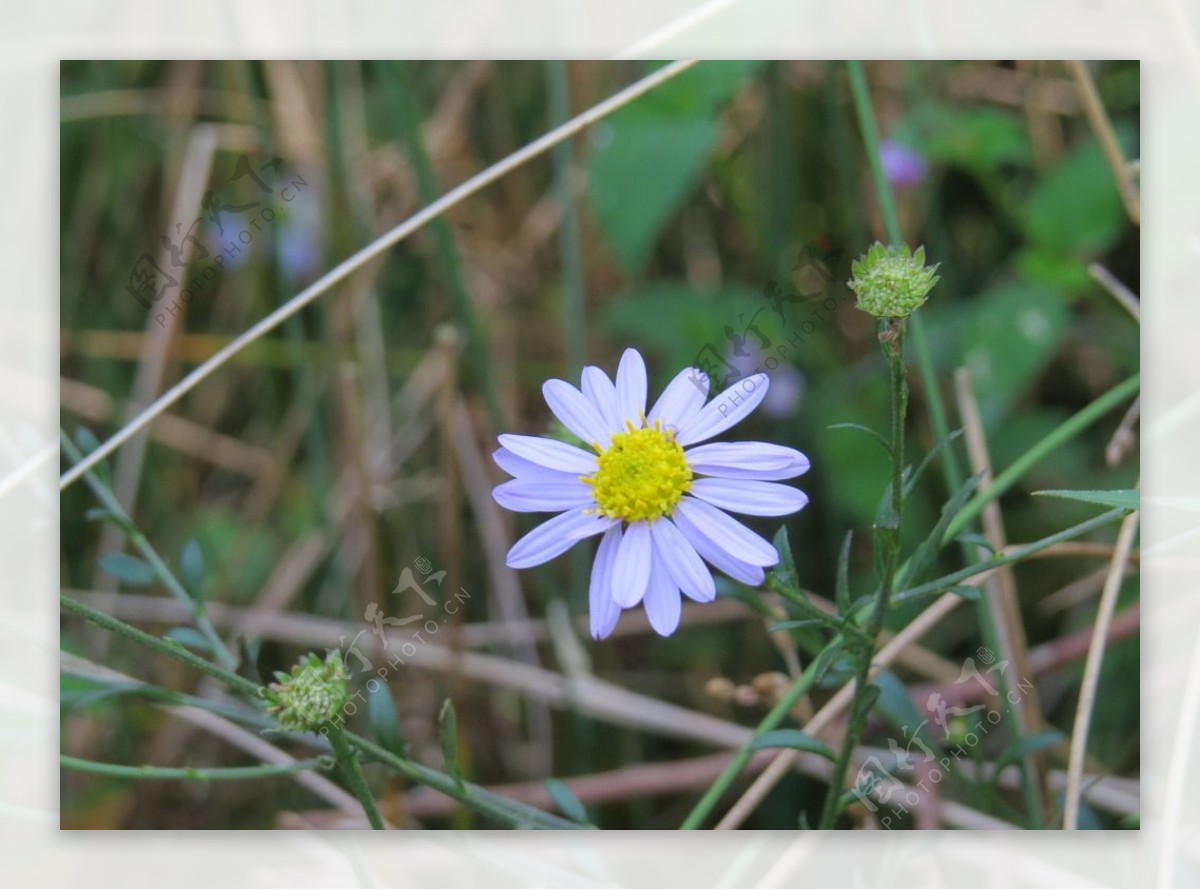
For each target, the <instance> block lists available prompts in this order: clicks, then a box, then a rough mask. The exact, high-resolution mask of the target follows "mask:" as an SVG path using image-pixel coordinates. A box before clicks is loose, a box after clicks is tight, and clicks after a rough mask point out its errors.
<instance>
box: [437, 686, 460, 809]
mask: <svg viewBox="0 0 1200 890" xmlns="http://www.w3.org/2000/svg"><path fill="white" fill-rule="evenodd" d="M438 722H439V723H440V724H441V727H442V758H443V759H444V760H445V761H446V773H447V775H449V776H450V778H452V779H453V780H454V781H455V782H456V783H458V785H459V786H460V787H465V785H464V783H463V777H462V771H461V770H460V769H459V766H458V716H457V715H456V714H455V713H454V702H452V701H451V700H450V699H446V700H445V701H444V702H443V703H442V711H441V713H440V714H439V715H438Z"/></svg>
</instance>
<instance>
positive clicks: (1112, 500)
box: [1034, 488, 1142, 513]
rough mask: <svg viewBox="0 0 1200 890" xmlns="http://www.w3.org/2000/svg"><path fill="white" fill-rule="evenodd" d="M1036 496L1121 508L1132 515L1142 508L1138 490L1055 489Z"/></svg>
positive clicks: (1036, 493) (1038, 493)
mask: <svg viewBox="0 0 1200 890" xmlns="http://www.w3.org/2000/svg"><path fill="white" fill-rule="evenodd" d="M1034 494H1035V495H1044V496H1047V497H1054V498H1070V499H1071V500H1073V501H1083V502H1084V503H1087V504H1099V505H1100V506H1102V507H1120V508H1121V509H1122V510H1128V511H1129V512H1130V513H1132V512H1133V511H1134V510H1140V509H1141V507H1142V496H1141V492H1140V491H1138V490H1137V489H1136V488H1127V489H1118V490H1115V491H1068V490H1067V489H1062V488H1055V489H1047V490H1045V491H1035V492H1034Z"/></svg>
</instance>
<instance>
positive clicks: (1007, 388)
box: [962, 283, 1068, 426]
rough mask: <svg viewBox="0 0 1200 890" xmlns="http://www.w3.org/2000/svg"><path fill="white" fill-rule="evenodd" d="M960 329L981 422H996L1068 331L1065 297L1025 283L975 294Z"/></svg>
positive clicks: (1005, 285) (1043, 365)
mask: <svg viewBox="0 0 1200 890" xmlns="http://www.w3.org/2000/svg"><path fill="white" fill-rule="evenodd" d="M971 302H972V304H973V305H972V306H971V314H970V316H969V319H968V321H967V325H966V330H965V331H964V333H963V344H962V346H963V364H964V365H965V366H966V368H967V370H968V371H969V372H970V375H971V385H972V387H973V388H974V390H975V394H976V396H977V398H978V399H979V409H980V413H981V414H982V415H983V418H984V421H985V424H987V425H988V426H994V425H995V424H996V422H997V421H998V420H999V418H1000V417H1001V416H1002V415H1003V414H1004V413H1005V412H1007V411H1008V410H1009V409H1010V408H1011V406H1012V405H1013V403H1014V402H1015V401H1016V400H1017V398H1018V397H1019V396H1020V395H1021V394H1022V392H1023V391H1024V390H1025V388H1026V387H1027V386H1029V385H1030V383H1032V381H1033V379H1034V377H1035V376H1036V375H1037V374H1039V373H1040V372H1041V371H1042V369H1043V368H1044V367H1045V366H1046V364H1047V363H1049V361H1050V360H1051V358H1053V356H1054V354H1055V353H1056V352H1057V350H1058V346H1059V343H1061V342H1062V339H1063V337H1064V336H1065V335H1066V333H1067V327H1068V324H1067V323H1068V307H1067V300H1066V298H1065V297H1064V295H1063V294H1062V293H1061V292H1060V291H1056V290H1052V289H1049V288H1045V287H1038V286H1036V285H1033V284H1029V283H1014V284H1004V285H1000V286H997V287H994V288H991V289H990V290H987V291H985V292H984V293H982V294H979V295H978V296H977V297H975V298H974V299H973V300H972V301H971Z"/></svg>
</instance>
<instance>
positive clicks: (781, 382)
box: [725, 346, 804, 420]
mask: <svg viewBox="0 0 1200 890" xmlns="http://www.w3.org/2000/svg"><path fill="white" fill-rule="evenodd" d="M725 358H726V360H727V361H728V362H729V364H731V365H733V367H734V368H735V369H736V370H737V372H738V374H739V375H740V376H742V377H745V376H746V375H747V374H753V373H754V372H755V371H757V370H758V369H759V368H761V367H763V365H764V364H765V363H766V361H767V355H766V353H764V352H763V351H762V350H761V349H759V348H758V347H756V346H750V348H749V350H747V354H746V355H744V356H740V355H738V354H737V350H735V349H730V350H729V351H728V352H727V353H726V355H725ZM803 398H804V375H803V374H801V373H800V372H799V371H797V370H796V369H795V368H794V367H792V366H791V365H787V364H783V363H782V362H780V363H779V365H778V367H776V368H775V370H774V371H772V372H771V388H770V390H768V391H767V394H766V396H765V397H764V398H763V400H762V412H763V414H765V415H766V416H767V417H770V418H772V419H774V420H784V419H786V418H788V417H794V416H795V414H796V412H797V411H799V410H800V402H801V400H802V399H803Z"/></svg>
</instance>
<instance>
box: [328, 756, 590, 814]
mask: <svg viewBox="0 0 1200 890" xmlns="http://www.w3.org/2000/svg"><path fill="white" fill-rule="evenodd" d="M346 739H347V740H348V741H349V742H350V744H351V745H352V746H353V747H355V748H357V749H358V750H359V751H360V752H361V753H362V754H364V755H366V756H368V757H369V758H371V759H372V760H376V761H379V762H380V763H383V764H385V765H386V766H389V767H391V768H392V769H394V770H395V771H396V772H398V773H401V774H402V775H405V776H408V777H409V778H410V779H412V780H413V781H415V782H418V783H420V784H422V785H426V786H428V787H430V788H433V789H434V790H435V791H440V792H441V793H442V794H445V795H446V796H447V797H452V798H454V799H455V800H457V801H459V802H461V803H464V804H466V805H467V806H469V807H470V808H471V809H473V810H475V811H476V812H478V813H481V814H482V815H484V816H490V817H491V818H493V819H496V820H497V821H500V822H504V823H506V824H509V825H515V826H518V827H530V828H543V829H563V828H570V829H574V830H578V829H588V828H593V827H594V826H591V825H583V824H581V823H579V822H572V821H570V820H568V819H563V818H562V817H560V816H555V815H554V814H552V813H547V812H545V811H543V810H539V809H537V808H536V807H531V806H529V805H528V804H523V803H521V802H520V801H516V800H511V799H509V798H507V797H503V796H501V795H499V794H496V793H494V792H492V791H488V790H487V789H486V788H480V787H479V786H478V785H474V784H472V783H471V782H466V781H464V782H463V783H462V784H461V785H460V784H459V783H458V782H456V781H455V780H454V779H453V778H451V777H450V776H448V775H446V774H445V773H442V772H438V771H437V770H435V769H432V768H431V767H427V766H424V765H422V764H420V763H416V762H415V761H412V760H405V759H404V758H402V757H398V756H397V755H395V754H393V753H392V752H391V751H388V750H387V749H386V748H382V747H380V746H379V745H377V744H375V743H374V742H371V741H368V740H367V739H365V738H363V737H362V736H359V735H356V734H354V733H352V732H347V733H346Z"/></svg>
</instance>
